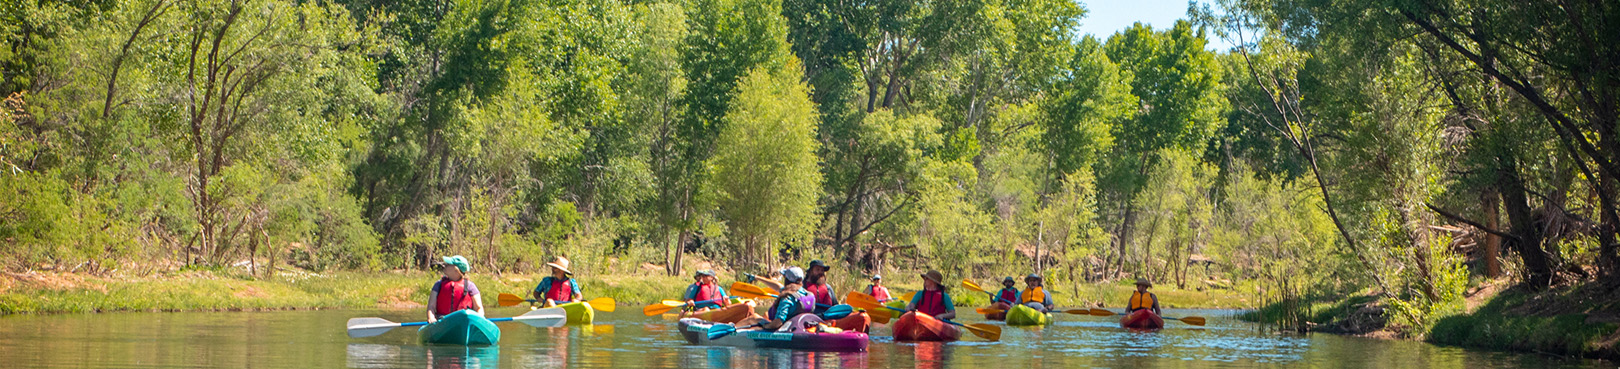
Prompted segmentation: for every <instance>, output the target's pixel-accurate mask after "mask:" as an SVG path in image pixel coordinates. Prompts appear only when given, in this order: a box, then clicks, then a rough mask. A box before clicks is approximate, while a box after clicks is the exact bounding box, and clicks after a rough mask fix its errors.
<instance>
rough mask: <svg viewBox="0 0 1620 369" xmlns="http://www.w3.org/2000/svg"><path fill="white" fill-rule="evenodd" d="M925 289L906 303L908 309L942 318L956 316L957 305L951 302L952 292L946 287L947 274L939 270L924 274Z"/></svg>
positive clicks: (948, 318)
mask: <svg viewBox="0 0 1620 369" xmlns="http://www.w3.org/2000/svg"><path fill="white" fill-rule="evenodd" d="M922 278H923V290H922V291H918V292H917V296H914V297H912V298H911V303H909V304H906V311H915V312H919V313H923V314H928V315H929V316H933V317H935V318H939V319H941V320H950V319H955V318H956V305H955V304H952V303H951V294H950V293H949V292H946V289H945V282H944V281H945V276H944V275H943V274H940V273H939V271H938V270H930V271H928V273H923V274H922Z"/></svg>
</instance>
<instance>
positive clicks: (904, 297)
mask: <svg viewBox="0 0 1620 369" xmlns="http://www.w3.org/2000/svg"><path fill="white" fill-rule="evenodd" d="M914 297H917V293H916V292H907V293H906V295H905V296H901V297H900V298H902V299H905V300H906V301H911V299H912V298H914Z"/></svg>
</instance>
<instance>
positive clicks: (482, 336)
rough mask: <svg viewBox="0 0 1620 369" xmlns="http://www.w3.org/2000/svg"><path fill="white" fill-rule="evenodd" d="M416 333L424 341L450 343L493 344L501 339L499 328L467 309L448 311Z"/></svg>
mask: <svg viewBox="0 0 1620 369" xmlns="http://www.w3.org/2000/svg"><path fill="white" fill-rule="evenodd" d="M416 335H417V336H419V337H421V338H422V342H425V343H442V344H451V345H493V344H495V343H496V342H500V340H501V330H500V329H499V328H496V327H495V323H493V322H490V321H489V319H485V318H484V317H482V316H478V315H476V314H468V313H467V310H462V311H457V312H454V313H450V315H445V316H444V317H442V318H439V321H437V322H433V324H428V325H424V326H422V329H418V330H416Z"/></svg>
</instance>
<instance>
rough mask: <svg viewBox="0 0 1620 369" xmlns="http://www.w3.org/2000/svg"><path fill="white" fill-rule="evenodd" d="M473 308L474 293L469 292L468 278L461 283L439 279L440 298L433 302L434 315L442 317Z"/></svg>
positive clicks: (462, 279) (460, 281)
mask: <svg viewBox="0 0 1620 369" xmlns="http://www.w3.org/2000/svg"><path fill="white" fill-rule="evenodd" d="M471 308H473V299H472V292H471V291H469V290H467V278H461V280H459V281H452V280H449V279H443V278H441V279H439V298H438V300H435V301H434V302H433V313H434V314H439V315H440V316H443V315H448V314H450V313H454V312H457V311H462V310H466V309H471Z"/></svg>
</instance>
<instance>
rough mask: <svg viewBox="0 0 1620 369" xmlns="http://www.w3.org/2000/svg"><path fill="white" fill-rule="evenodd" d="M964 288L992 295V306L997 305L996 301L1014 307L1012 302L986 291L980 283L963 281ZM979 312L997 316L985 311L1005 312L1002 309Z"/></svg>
mask: <svg viewBox="0 0 1620 369" xmlns="http://www.w3.org/2000/svg"><path fill="white" fill-rule="evenodd" d="M962 288H966V289H970V290H974V291H979V292H984V293H985V294H987V295H990V303H991V304H995V303H996V301H1005V302H1007V304H1008V305H1013V302H1012V301H1007V300H1004V299H1002V298H1001V297H998V296H996V294H995V293H991V292H990V291H985V290H984V287H979V284H978V283H973V281H970V280H967V279H962ZM979 310H981V311H979V312H978V313H979V314H995V313H986V312H984V311H983V310H991V311H1002V312H1004V311H1003V310H1000V309H979Z"/></svg>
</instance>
